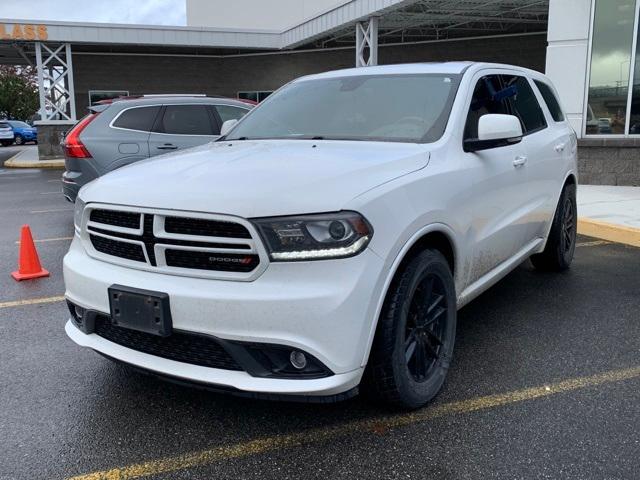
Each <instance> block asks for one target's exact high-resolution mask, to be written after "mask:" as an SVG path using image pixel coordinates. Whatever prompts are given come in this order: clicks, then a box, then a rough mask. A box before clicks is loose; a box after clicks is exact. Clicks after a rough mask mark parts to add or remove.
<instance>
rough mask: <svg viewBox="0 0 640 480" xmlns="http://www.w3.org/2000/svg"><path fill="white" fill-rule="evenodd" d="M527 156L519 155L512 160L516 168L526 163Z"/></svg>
mask: <svg viewBox="0 0 640 480" xmlns="http://www.w3.org/2000/svg"><path fill="white" fill-rule="evenodd" d="M527 160H528V159H527V157H525V156H523V155H520V156H517V157H516V159H515V160H514V161H513V166H514V167H516V168H519V167H522V166H524V165H525V164H526V163H527Z"/></svg>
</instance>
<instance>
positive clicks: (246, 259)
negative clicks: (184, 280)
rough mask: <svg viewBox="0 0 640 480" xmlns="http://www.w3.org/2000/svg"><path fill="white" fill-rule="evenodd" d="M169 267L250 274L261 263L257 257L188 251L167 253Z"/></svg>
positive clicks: (168, 251) (169, 251)
mask: <svg viewBox="0 0 640 480" xmlns="http://www.w3.org/2000/svg"><path fill="white" fill-rule="evenodd" d="M165 258H166V261H167V265H169V266H170V267H179V268H197V269H198V270H215V271H218V272H250V271H252V270H253V269H254V268H256V266H257V265H258V263H259V262H260V260H259V258H258V256H257V255H241V254H233V253H224V254H223V253H210V252H192V251H188V250H171V249H167V250H166V251H165Z"/></svg>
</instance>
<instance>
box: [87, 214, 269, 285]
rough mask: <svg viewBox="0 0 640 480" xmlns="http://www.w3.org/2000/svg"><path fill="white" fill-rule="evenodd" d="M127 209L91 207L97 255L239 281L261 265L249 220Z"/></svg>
mask: <svg viewBox="0 0 640 480" xmlns="http://www.w3.org/2000/svg"><path fill="white" fill-rule="evenodd" d="M120 208H123V210H120ZM124 208H126V207H117V208H116V209H111V208H104V207H102V208H101V207H99V206H96V207H95V208H93V207H91V206H89V207H88V209H90V210H89V212H88V214H87V216H86V218H87V221H86V223H85V224H84V228H85V230H86V231H85V233H86V234H87V236H86V237H85V238H86V239H87V240H88V241H87V244H90V245H87V247H88V250H89V252H90V253H91V254H93V256H96V257H98V258H100V257H101V256H108V257H110V258H105V260H111V261H116V259H122V260H123V261H133V262H136V264H142V265H144V266H146V267H148V268H149V269H157V270H158V271H163V272H167V273H177V274H180V275H185V274H187V271H186V270H191V271H193V272H194V274H195V273H196V271H200V272H201V273H200V274H199V276H206V277H210V278H220V279H237V280H250V279H252V278H253V277H252V272H254V271H255V270H257V268H258V267H259V265H260V255H259V251H258V246H257V241H256V240H254V237H253V236H252V229H251V227H250V224H248V223H247V222H244V221H241V220H236V219H235V218H234V217H227V216H223V215H206V214H202V217H204V218H201V217H199V218H194V217H191V216H188V217H187V216H184V217H182V216H179V214H178V213H177V212H175V213H174V212H171V213H170V214H168V215H167V214H163V213H162V212H148V211H147V209H140V210H142V211H141V212H140V211H136V212H131V211H126V210H125V209H124ZM190 215H193V214H190ZM207 217H209V218H207ZM123 227H126V228H128V229H130V230H122V228H123ZM131 242H134V243H131ZM90 247H93V248H90ZM125 265H130V264H128V263H125ZM131 266H135V264H131ZM216 272H218V273H216Z"/></svg>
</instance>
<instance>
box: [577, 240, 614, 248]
mask: <svg viewBox="0 0 640 480" xmlns="http://www.w3.org/2000/svg"><path fill="white" fill-rule="evenodd" d="M612 243H613V242H608V241H606V240H594V241H593V242H582V243H576V247H597V246H598V245H611V244H612Z"/></svg>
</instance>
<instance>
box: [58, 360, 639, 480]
mask: <svg viewBox="0 0 640 480" xmlns="http://www.w3.org/2000/svg"><path fill="white" fill-rule="evenodd" d="M638 377H640V367H633V368H627V369H623V370H613V371H609V372H605V373H600V374H597V375H592V376H588V377H579V378H572V379H569V380H563V381H561V382H557V383H553V384H549V385H543V386H540V387H532V388H525V389H523V390H516V391H513V392H508V393H500V394H496V395H488V396H485V397H478V398H472V399H469V400H462V401H459V402H451V403H444V404H442V405H435V406H432V407H427V408H424V409H423V410H420V411H417V412H414V413H407V414H401V415H395V416H388V417H378V418H372V419H366V420H357V421H353V422H349V423H346V424H342V425H336V426H330V427H320V428H316V429H312V430H307V431H304V432H299V433H292V434H289V435H276V436H272V437H265V438H259V439H255V440H250V441H248V442H243V443H237V444H235V445H229V446H222V447H216V448H212V449H209V450H202V451H199V452H193V453H186V454H183V455H178V456H175V457H166V458H161V459H158V460H151V461H148V462H143V463H139V464H135V465H129V466H125V467H120V468H114V469H112V470H104V471H100V472H94V473H89V474H87V475H79V476H76V477H72V478H69V479H67V480H125V479H132V478H141V477H147V476H150V475H160V474H165V473H171V472H177V471H180V470H186V469H190V468H195V467H202V466H206V465H211V464H213V463H216V462H219V461H223V460H229V459H233V458H243V457H248V456H251V455H257V454H261V453H266V452H271V451H275V450H279V449H282V448H291V447H297V446H302V445H308V444H313V443H320V442H326V441H328V440H332V439H335V438H338V437H343V436H346V435H350V434H354V433H367V432H380V431H386V430H388V429H393V428H398V427H404V426H407V425H412V424H415V423H419V422H424V421H427V420H431V419H433V418H437V417H442V416H445V415H454V414H459V413H470V412H475V411H479V410H487V409H490V408H496V407H500V406H503V405H510V404H516V403H519V402H523V401H527V400H535V399H537V398H542V397H548V396H551V395H557V394H560V393H566V392H571V391H575V390H581V389H585V388H589V387H596V386H599V385H604V384H608V383H614V382H621V381H624V380H629V379H635V378H638Z"/></svg>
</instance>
